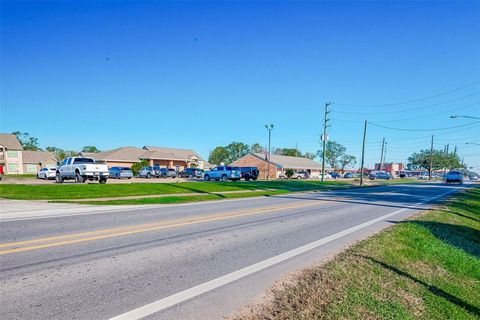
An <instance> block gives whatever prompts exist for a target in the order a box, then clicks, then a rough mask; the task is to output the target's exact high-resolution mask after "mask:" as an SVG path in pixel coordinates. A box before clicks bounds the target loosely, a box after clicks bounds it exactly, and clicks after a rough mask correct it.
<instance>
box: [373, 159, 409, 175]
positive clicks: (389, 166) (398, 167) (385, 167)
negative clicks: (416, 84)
mask: <svg viewBox="0 0 480 320" xmlns="http://www.w3.org/2000/svg"><path fill="white" fill-rule="evenodd" d="M375 171H385V172H389V173H390V174H391V175H392V176H398V175H399V172H400V171H405V165H404V164H403V163H395V162H390V163H384V164H382V167H381V168H380V163H375Z"/></svg>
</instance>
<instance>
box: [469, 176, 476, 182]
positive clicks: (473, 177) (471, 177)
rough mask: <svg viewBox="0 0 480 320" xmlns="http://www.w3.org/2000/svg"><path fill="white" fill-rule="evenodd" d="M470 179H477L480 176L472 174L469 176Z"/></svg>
mask: <svg viewBox="0 0 480 320" xmlns="http://www.w3.org/2000/svg"><path fill="white" fill-rule="evenodd" d="M469 179H470V181H477V180H478V176H476V175H471V176H470V177H469Z"/></svg>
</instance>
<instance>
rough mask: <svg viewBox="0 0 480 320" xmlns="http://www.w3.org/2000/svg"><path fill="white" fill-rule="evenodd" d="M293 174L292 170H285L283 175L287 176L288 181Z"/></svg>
mask: <svg viewBox="0 0 480 320" xmlns="http://www.w3.org/2000/svg"><path fill="white" fill-rule="evenodd" d="M294 173H295V172H294V171H293V169H287V170H285V175H286V176H287V178H288V179H290V178H291V177H292V176H293V174H294Z"/></svg>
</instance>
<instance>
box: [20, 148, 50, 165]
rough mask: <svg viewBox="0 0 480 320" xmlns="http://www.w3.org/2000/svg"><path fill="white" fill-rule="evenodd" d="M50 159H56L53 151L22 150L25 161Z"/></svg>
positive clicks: (32, 161)
mask: <svg viewBox="0 0 480 320" xmlns="http://www.w3.org/2000/svg"><path fill="white" fill-rule="evenodd" d="M48 159H53V160H55V161H56V159H55V155H54V154H53V152H47V151H31V150H24V151H23V152H22V161H23V163H40V162H43V161H45V160H48Z"/></svg>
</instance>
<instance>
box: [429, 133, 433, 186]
mask: <svg viewBox="0 0 480 320" xmlns="http://www.w3.org/2000/svg"><path fill="white" fill-rule="evenodd" d="M432 162H433V134H432V143H431V145H430V165H429V166H428V180H432Z"/></svg>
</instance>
